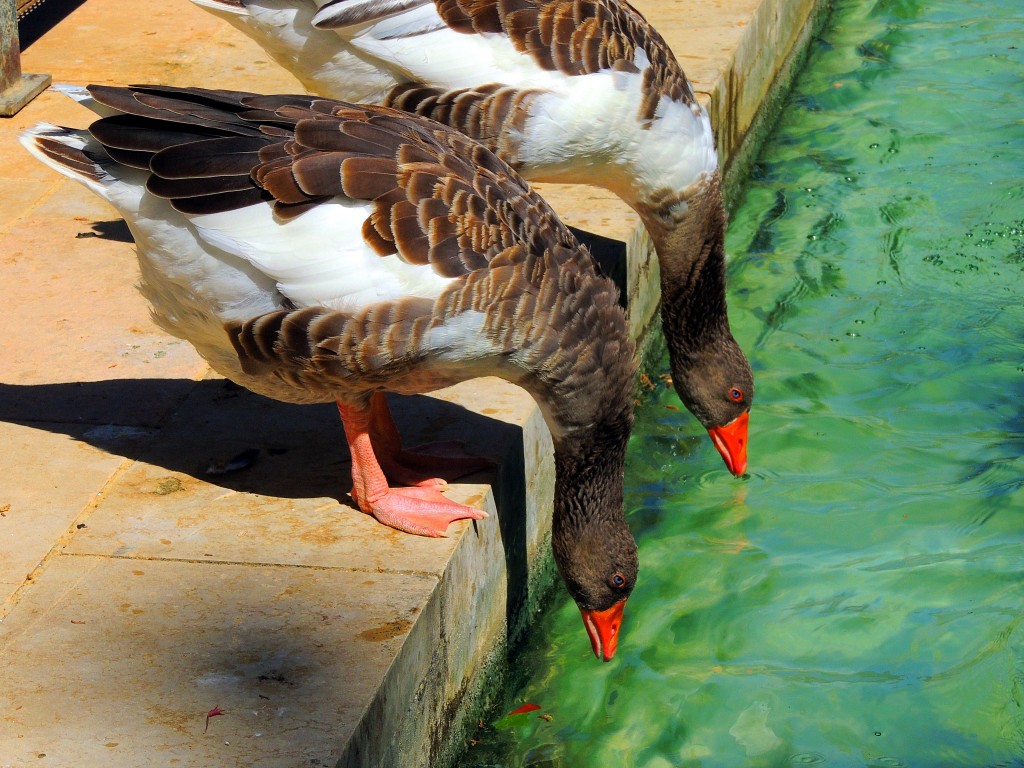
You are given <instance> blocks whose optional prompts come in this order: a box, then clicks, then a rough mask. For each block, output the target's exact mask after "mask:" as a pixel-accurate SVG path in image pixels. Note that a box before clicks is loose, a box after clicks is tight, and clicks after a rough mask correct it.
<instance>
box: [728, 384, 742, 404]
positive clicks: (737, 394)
mask: <svg viewBox="0 0 1024 768" xmlns="http://www.w3.org/2000/svg"><path fill="white" fill-rule="evenodd" d="M729 399H730V400H732V401H733V402H734V403H738V402H739V401H740V400H742V399H743V390H742V389H739V388H737V387H733V388H732V389H730V390H729Z"/></svg>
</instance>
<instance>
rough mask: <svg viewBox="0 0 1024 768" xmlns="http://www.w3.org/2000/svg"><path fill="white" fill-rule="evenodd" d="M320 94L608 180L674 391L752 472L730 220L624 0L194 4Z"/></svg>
mask: <svg viewBox="0 0 1024 768" xmlns="http://www.w3.org/2000/svg"><path fill="white" fill-rule="evenodd" d="M193 2H196V3H197V4H199V5H201V6H203V7H205V8H207V9H208V10H210V11H212V12H214V13H216V14H218V15H220V16H222V17H223V18H225V19H226V20H228V21H229V22H230V23H232V24H233V25H234V26H236V27H238V28H239V29H240V30H242V31H243V32H245V33H246V34H248V35H249V36H251V37H253V38H254V39H255V40H256V41H257V42H259V43H260V44H261V45H262V46H263V47H264V48H265V49H266V50H267V51H268V52H269V53H270V54H271V55H272V56H273V57H274V58H275V59H276V60H277V61H278V62H280V63H281V64H283V65H284V66H285V67H287V68H288V69H289V70H291V71H292V72H293V73H295V74H296V76H298V78H299V79H300V81H302V82H303V84H304V85H305V86H306V87H307V88H309V89H310V90H312V91H313V92H316V93H320V94H322V95H325V96H331V97H335V98H344V99H350V100H369V101H374V102H380V103H383V104H386V105H389V106H393V107H396V108H399V109H403V110H407V111H410V112H414V113H417V114H422V115H426V116H429V117H432V118H434V119H436V120H439V121H440V122H442V123H445V124H447V125H450V126H452V127H454V128H456V129H457V130H460V131H462V132H463V133H465V134H467V135H469V136H471V137H473V138H475V139H477V140H479V141H481V142H483V143H484V144H486V145H487V146H488V147H489V148H490V149H492V150H493V151H494V152H495V153H497V154H498V155H499V156H500V157H501V158H502V159H504V160H505V161H506V162H508V163H509V164H510V165H511V166H512V167H514V168H515V169H516V170H517V171H519V172H520V173H521V174H522V175H523V176H524V177H525V178H527V179H529V180H531V181H556V182H569V183H587V184H595V185H599V186H603V187H605V188H607V189H609V190H611V191H613V192H614V193H616V194H617V195H618V196H620V197H621V198H622V199H623V200H624V201H626V202H627V203H628V204H629V205H631V206H632V207H633V208H634V210H636V211H637V213H638V214H639V215H640V218H641V220H642V221H643V224H644V226H645V227H646V229H647V231H648V232H649V233H650V235H651V238H652V240H653V242H654V244H655V248H656V250H657V253H658V257H659V262H660V267H661V283H662V325H663V328H664V332H665V337H666V341H667V343H668V347H669V355H670V359H671V366H672V377H673V382H674V384H675V386H676V390H677V392H678V393H679V396H680V398H681V399H682V401H683V403H684V404H685V405H686V406H687V408H689V409H690V411H691V412H693V413H694V415H696V416H697V418H698V419H699V420H700V421H701V423H702V424H703V425H704V427H705V428H707V429H708V430H709V432H710V434H711V437H712V439H713V441H714V442H715V445H716V447H717V448H718V449H719V451H720V452H721V453H722V456H723V458H724V459H725V461H726V464H727V465H728V467H729V469H730V470H731V471H732V472H734V473H735V474H742V473H743V472H744V471H745V468H746V452H747V446H746V442H747V420H748V413H749V410H750V405H751V402H752V399H753V394H754V391H753V390H754V382H753V376H752V374H751V371H750V366H749V363H748V362H747V360H746V357H745V355H744V354H743V352H742V351H741V350H740V348H739V346H738V345H737V343H736V341H735V339H734V338H733V336H732V332H731V330H730V328H729V321H728V315H727V309H726V302H725V249H724V234H725V221H726V217H725V212H724V209H723V204H722V196H721V179H720V173H719V168H718V156H717V153H716V151H715V145H714V136H713V134H712V130H711V123H710V120H709V119H708V115H707V113H706V111H705V110H704V109H703V108H702V107H701V106H700V105H699V104H698V103H697V101H696V98H695V97H694V93H693V89H692V88H691V86H690V84H689V82H688V81H687V79H686V76H685V74H684V73H683V70H682V68H681V67H680V66H679V63H678V61H677V60H676V58H675V56H674V54H673V53H672V51H671V50H670V48H669V46H668V44H667V43H666V42H665V40H664V39H663V38H662V37H661V36H660V35H659V34H658V32H657V31H656V30H655V29H654V28H653V27H651V25H650V24H648V22H647V21H646V20H645V19H644V18H643V16H642V15H641V14H640V13H639V12H638V11H636V10H635V9H634V8H633V7H632V6H630V5H629V4H628V2H626V1H625V0H193Z"/></svg>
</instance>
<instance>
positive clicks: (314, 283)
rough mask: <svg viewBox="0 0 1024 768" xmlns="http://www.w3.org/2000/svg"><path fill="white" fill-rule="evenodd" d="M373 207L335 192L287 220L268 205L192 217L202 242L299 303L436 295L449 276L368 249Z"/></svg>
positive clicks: (341, 305) (342, 304)
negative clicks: (260, 275)
mask: <svg viewBox="0 0 1024 768" xmlns="http://www.w3.org/2000/svg"><path fill="white" fill-rule="evenodd" d="M371 210H372V205H371V204H370V203H365V202H362V201H351V200H343V199H340V198H335V200H333V201H331V202H327V203H321V204H320V205H317V206H316V207H315V208H313V209H312V210H310V211H307V212H306V213H304V214H302V215H301V216H299V217H297V218H295V219H291V220H290V221H287V222H281V221H279V220H277V219H275V218H274V216H273V212H272V210H271V208H270V206H267V205H252V206H249V207H247V208H242V209H239V210H234V211H228V212H225V213H214V214H205V215H200V216H190V217H189V219H190V221H191V223H192V225H193V226H194V227H195V228H196V232H197V233H198V235H199V237H200V238H201V239H202V240H203V241H204V242H206V243H208V244H209V245H211V246H214V247H216V248H219V249H222V250H224V251H226V252H228V253H231V254H234V255H236V256H238V257H240V258H242V259H245V260H246V261H247V262H249V263H250V264H252V265H253V266H255V267H256V268H257V269H259V270H260V271H261V272H263V273H264V274H265V275H267V276H268V277H269V278H271V279H272V280H274V281H275V282H276V283H277V286H278V290H280V292H281V293H282V294H284V295H285V296H287V297H288V298H289V299H290V300H291V301H292V302H293V303H294V304H296V305H297V306H300V307H305V306H325V307H330V308H332V309H337V310H341V311H346V312H352V311H355V310H358V309H360V308H362V307H364V306H367V305H368V304H373V303H376V302H379V301H388V300H394V299H400V298H402V297H404V296H419V297H422V298H431V299H432V298H436V297H437V296H438V295H440V293H441V291H443V290H444V288H445V287H446V286H447V285H448V284H449V282H450V281H451V279H450V278H445V277H441V276H440V275H438V274H437V273H435V272H434V271H433V269H431V268H430V267H429V266H423V265H416V264H409V263H407V262H405V261H402V260H401V259H400V258H399V257H398V256H394V255H392V256H383V257H382V256H378V255H377V254H376V253H375V252H374V251H373V250H372V249H370V247H369V246H368V245H367V244H366V242H365V241H364V240H363V237H362V226H363V222H364V221H365V220H366V218H367V217H368V216H369V214H370V211H371Z"/></svg>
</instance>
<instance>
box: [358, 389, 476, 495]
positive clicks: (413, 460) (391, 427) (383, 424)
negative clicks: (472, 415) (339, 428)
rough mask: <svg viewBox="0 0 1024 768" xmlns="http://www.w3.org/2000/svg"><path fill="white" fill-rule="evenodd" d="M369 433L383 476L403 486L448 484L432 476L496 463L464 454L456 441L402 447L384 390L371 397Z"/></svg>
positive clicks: (467, 472)
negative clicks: (407, 447)
mask: <svg viewBox="0 0 1024 768" xmlns="http://www.w3.org/2000/svg"><path fill="white" fill-rule="evenodd" d="M370 435H371V437H372V439H373V447H374V449H375V450H376V452H377V460H378V461H379V462H380V467H381V469H382V470H384V474H385V476H387V477H388V478H390V479H391V480H394V481H395V482H396V483H401V484H403V485H419V486H439V485H447V484H448V483H447V481H446V480H445V479H443V478H442V477H433V476H432V475H444V476H445V477H446V478H447V479H448V480H454V479H455V478H457V477H462V476H464V475H470V474H472V473H473V472H479V471H480V470H481V469H490V468H491V467H493V466H495V462H494V461H493V460H491V459H488V458H486V457H484V456H470V455H468V454H466V453H465V452H464V451H463V450H462V443H460V442H458V441H455V440H451V441H447V442H440V443H426V444H424V445H418V446H416V447H415V448H409V449H405V448H402V438H401V437H400V436H399V434H398V428H397V427H396V426H395V422H394V419H392V418H391V410H390V409H389V408H388V399H387V395H385V394H384V393H383V392H374V394H373V395H372V396H371V398H370Z"/></svg>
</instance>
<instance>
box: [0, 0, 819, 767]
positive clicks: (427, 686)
mask: <svg viewBox="0 0 1024 768" xmlns="http://www.w3.org/2000/svg"><path fill="white" fill-rule="evenodd" d="M637 5H638V7H640V9H641V10H642V11H643V12H644V13H645V14H646V15H647V16H648V17H649V18H650V19H651V20H652V21H653V22H654V23H655V25H656V26H657V27H658V28H659V30H660V31H661V32H662V33H663V34H665V36H666V38H667V39H668V40H669V42H670V43H671V44H672V45H673V47H674V48H675V50H676V51H677V52H678V53H679V57H680V59H681V62H682V64H683V66H684V68H685V69H686V71H687V73H688V74H689V75H690V77H691V80H693V82H694V84H695V86H696V87H697V89H698V90H699V91H700V92H701V93H702V94H703V97H704V98H705V99H707V100H708V101H709V103H710V104H711V107H712V111H713V117H714V120H715V123H716V126H718V130H719V132H720V141H721V143H722V149H723V156H725V157H726V158H728V159H729V160H731V159H732V158H741V157H742V156H743V151H742V150H741V147H742V145H743V143H744V139H745V138H746V137H747V136H748V135H749V134H750V133H751V131H752V130H754V129H752V125H753V126H755V127H756V120H755V115H756V113H757V109H758V106H759V105H761V104H762V102H764V101H765V99H766V98H767V96H766V95H767V94H768V92H769V87H770V86H771V85H772V83H773V82H775V81H776V80H777V77H776V75H777V73H778V72H779V71H780V70H783V69H784V62H785V61H786V59H787V57H790V58H792V57H791V56H790V53H791V51H794V50H798V49H799V47H800V45H801V43H800V41H799V39H800V37H801V30H805V29H806V28H807V25H808V23H809V22H808V19H809V18H810V17H811V16H812V11H813V9H814V7H815V6H816V3H815V0H718V1H717V2H710V3H708V2H700V1H699V0H676V1H671V0H647V1H646V2H638V3H637ZM806 37H807V35H806V33H803V38H804V39H806ZM22 67H23V69H24V70H25V71H30V72H46V73H50V74H52V76H53V80H54V82H67V83H76V84H85V83H110V84H129V83H145V82H156V83H168V84H178V85H203V86H208V87H220V88H237V89H247V90H258V91H266V92H294V91H299V90H301V89H300V87H299V85H298V83H297V82H296V81H295V80H294V79H293V78H292V77H291V76H290V75H288V74H287V73H285V72H283V71H282V70H280V69H279V68H278V67H277V66H276V65H274V64H273V63H272V62H270V61H269V60H268V58H267V57H266V56H265V55H264V54H263V53H262V52H261V51H260V50H259V49H258V48H257V47H256V46H255V45H254V44H253V43H251V42H250V41H249V40H248V39H247V38H244V37H243V36H242V35H241V34H240V33H237V32H235V31H234V30H233V29H231V28H229V27H228V26H227V25H226V24H223V23H221V22H219V21H218V20H217V19H215V18H214V17H213V16H211V15H209V14H206V13H205V12H203V11H201V10H199V9H198V8H195V7H194V6H192V4H191V3H189V2H187V0H164V1H163V2H159V3H158V2H152V1H149V2H147V1H145V0H138V1H137V2H133V3H126V2H123V1H120V2H119V1H118V0H88V2H86V3H85V4H84V5H82V6H81V7H80V8H78V9H77V10H76V11H74V12H73V13H72V14H71V15H70V16H69V17H68V18H66V19H65V20H64V21H63V22H62V23H61V24H59V25H58V26H57V27H55V28H54V29H53V30H52V31H51V32H50V33H49V34H47V35H46V36H45V37H43V38H42V39H41V40H39V41H38V42H36V43H35V44H34V45H32V46H31V47H30V48H29V49H28V50H27V51H25V52H24V54H23V59H22ZM89 120H90V113H89V112H87V111H86V110H85V109H83V108H82V107H80V106H78V105H76V104H74V103H72V102H70V101H69V100H68V99H66V98H64V97H62V96H61V95H60V94H58V93H54V92H46V93H44V94H42V95H41V96H40V97H39V98H38V99H36V100H35V101H34V102H32V103H31V104H30V105H29V106H28V107H26V108H25V109H24V110H23V111H22V112H20V113H19V114H18V115H16V116H15V117H13V118H8V119H6V120H3V121H2V122H0V160H2V163H0V281H2V284H3V286H4V287H5V290H4V296H5V307H4V311H3V313H0V339H2V344H0V362H2V365H0V664H2V666H3V677H2V682H0V768H12V767H15V766H16V767H17V768H22V766H38V767H39V768H44V767H50V766H60V767H63V766H76V768H92V767H94V766H97V767H98V766H115V767H117V766H131V767H132V768H135V767H136V766H150V765H153V766H156V765H160V766H164V765H174V766H182V767H183V768H190V767H192V766H196V767H199V766H203V767H204V768H205V767H207V766H289V767H290V766H333V765H336V764H337V765H339V766H374V767H376V766H403V768H405V766H426V765H430V766H441V765H444V764H445V763H446V762H450V760H451V756H452V755H453V754H456V752H455V750H458V748H459V747H460V745H461V739H462V734H463V725H464V724H465V723H466V722H467V720H468V718H470V717H471V716H473V715H474V714H475V713H476V712H478V711H479V709H480V707H481V706H482V705H483V704H484V703H485V702H486V696H485V695H483V694H482V693H481V692H482V689H483V688H484V686H485V685H486V684H487V681H488V679H489V678H490V677H494V676H495V675H499V674H500V672H501V669H502V667H503V665H504V663H505V662H506V660H507V658H508V653H509V652H510V649H511V647H513V646H514V644H515V641H516V640H517V639H518V638H519V637H520V636H521V634H522V633H523V632H524V631H525V630H526V628H527V624H528V622H527V617H528V616H529V614H530V612H531V610H532V608H533V606H534V605H535V604H536V602H537V599H538V595H539V594H540V593H542V592H543V590H544V588H545V586H546V585H547V584H548V583H549V582H550V579H551V574H550V568H549V566H548V564H549V556H548V543H547V541H548V536H549V527H550V504H551V493H552V486H553V467H552V464H551V459H550V438H549V437H548V435H547V432H546V429H545V427H544V425H543V420H542V419H541V417H540V414H539V412H538V410H537V409H536V407H535V406H534V404H533V402H532V400H530V398H529V397H528V396H527V395H526V394H525V393H524V392H522V391H521V390H519V389H517V388H516V387H513V386H511V385H508V384H506V383H504V382H501V381H498V380H494V379H484V380H477V381H472V382H467V383H466V384H463V385H460V386H458V387H454V388H451V389H449V390H445V391H442V392H440V393H437V394H436V395H435V396H432V397H417V398H404V399H402V400H401V402H398V401H396V402H395V405H396V418H397V419H398V421H399V426H400V428H401V429H402V431H403V433H404V434H406V435H407V436H408V439H409V440H410V441H416V440H417V439H431V440H433V439H448V438H452V437H458V438H460V439H464V440H465V441H466V442H467V443H468V444H469V447H470V448H471V449H476V450H478V451H480V452H482V453H485V454H487V455H490V456H493V457H494V458H495V459H497V460H498V461H499V462H500V464H499V467H498V468H497V469H496V470H495V471H493V472H490V473H483V474H481V475H479V476H476V477H472V478H469V479H468V480H467V481H464V482H462V483H459V484H458V485H453V486H452V489H451V491H450V492H449V494H448V495H449V496H450V497H451V498H453V499H455V500H457V501H460V502H463V503H468V504H474V505H477V506H480V507H482V508H484V509H486V510H487V511H488V512H489V513H490V517H489V518H488V519H486V520H484V521H481V522H479V523H475V524H470V523H460V524H457V525H455V526H452V528H451V529H450V530H451V536H450V538H447V539H439V540H428V539H423V538H418V537H413V536H406V535H403V534H400V533H397V532H395V531H392V530H390V529H387V528H384V527H382V526H380V525H378V524H377V523H376V522H375V521H373V520H372V519H370V518H368V517H366V516H365V515H362V514H361V513H359V512H358V511H357V510H356V509H355V508H354V507H353V506H352V505H351V503H350V501H349V498H348V495H347V492H348V488H349V484H350V479H349V462H348V456H347V452H346V449H345V447H344V440H343V433H342V430H341V427H340V424H339V423H338V419H337V413H336V411H335V410H334V409H333V408H332V407H330V406H324V407H294V406H287V405H283V404H281V403H276V402H272V401H268V400H265V399H263V398H260V397H257V396H255V395H251V394H250V393H248V392H245V391H243V390H240V389H238V388H237V387H235V386H233V385H230V384H228V383H227V382H225V381H223V380H222V379H220V378H218V377H216V376H215V375H212V374H211V373H210V371H209V369H208V368H207V366H206V365H205V363H204V362H203V361H202V360H201V359H200V358H199V357H198V356H197V355H196V354H195V352H194V351H193V350H192V348H191V347H190V346H189V345H188V344H186V343H185V342H182V341H179V340H177V339H173V338H170V337H168V336H167V335H166V334H164V333H163V332H161V331H160V330H159V329H157V328H156V327H155V326H154V325H153V324H152V322H151V321H150V320H149V315H148V309H147V307H146V303H145V302H144V301H143V299H142V297H141V296H140V295H139V294H138V293H137V291H136V290H135V288H134V283H135V280H136V276H137V266H136V263H135V257H134V254H133V248H132V244H131V242H130V237H129V235H128V231H127V228H126V227H125V226H124V224H123V222H121V221H119V220H118V219H117V217H116V215H115V214H114V212H113V211H112V210H111V209H110V208H108V207H107V206H106V205H105V204H104V203H103V202H101V201H100V200H98V199H97V198H96V197H95V196H93V195H92V194H91V193H89V192H87V191H86V190H85V189H83V188H82V187H80V186H79V185H77V184H75V183H73V182H70V181H67V180H65V179H64V178H63V177H58V176H57V175H56V174H54V173H53V172H52V171H50V170H49V169H47V168H45V167H44V166H42V165H40V164H39V163H38V162H36V161H35V160H34V159H32V158H31V157H30V156H29V155H28V154H27V153H26V152H25V151H24V150H23V149H22V148H21V146H20V145H19V144H17V142H16V139H15V137H16V135H17V134H18V132H19V131H21V130H22V129H23V128H24V127H26V126H29V125H33V124H35V123H36V122H39V121H50V122H55V123H59V124H65V125H73V126H84V125H85V124H87V122H88V121H89ZM752 145H753V142H747V147H748V148H749V147H750V146H752ZM747 151H748V154H749V150H747ZM734 166H735V167H736V168H739V167H740V163H735V164H734ZM739 176H740V174H739V173H737V172H734V173H732V174H731V178H732V179H737V178H739ZM541 191H542V193H543V194H545V195H546V196H547V197H548V199H549V200H550V201H551V202H552V204H553V205H554V206H555V207H556V209H558V210H559V211H560V213H562V215H563V217H564V218H565V219H566V221H567V222H568V223H570V224H573V225H575V226H578V227H581V228H583V229H586V230H589V231H592V232H596V233H599V234H601V235H604V236H607V237H610V238H615V239H617V240H620V241H623V242H627V243H629V249H630V271H629V294H630V297H631V309H632V322H633V325H634V330H635V332H636V333H637V334H638V335H640V334H642V333H644V332H646V329H647V328H648V327H649V325H650V323H651V319H652V317H653V312H654V309H655V307H656V303H657V281H656V265H652V264H650V263H649V262H648V261H647V259H649V255H650V254H649V247H648V246H647V245H646V243H645V238H644V236H643V235H642V233H638V232H637V231H636V224H637V220H636V217H635V215H633V214H632V212H631V211H629V209H628V208H626V207H625V206H624V205H623V204H622V203H621V202H619V201H618V200H616V199H614V198H612V197H611V196H610V195H609V194H608V193H606V192H604V191H602V190H595V189H590V188H585V187H576V188H570V187H560V186H555V185H543V186H542V187H541ZM707 449H708V450H713V448H711V446H710V443H709V444H708V446H707ZM234 459H237V462H236V463H237V465H240V466H239V467H238V468H235V465H234V464H232V460H234ZM226 469H227V470H229V471H225V470H226ZM580 638H581V640H580V647H579V648H578V649H577V651H578V652H579V653H580V654H589V653H590V649H589V647H588V646H587V643H586V640H585V637H584V636H583V633H582V632H581V634H580ZM214 708H219V709H220V710H223V712H224V714H223V715H222V716H216V715H215V716H213V717H210V718H208V717H207V713H209V712H211V711H214Z"/></svg>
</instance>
